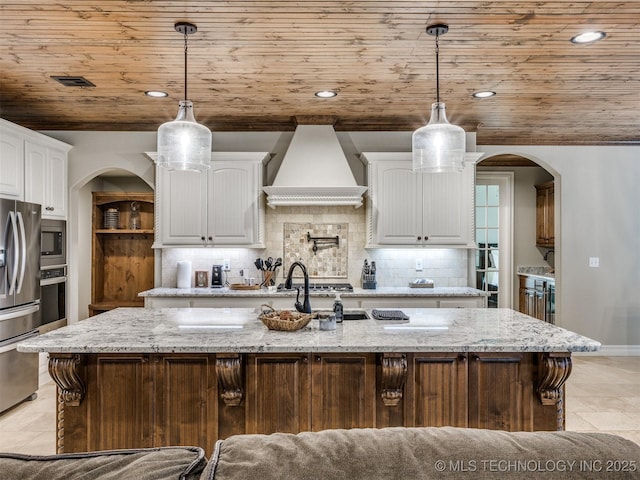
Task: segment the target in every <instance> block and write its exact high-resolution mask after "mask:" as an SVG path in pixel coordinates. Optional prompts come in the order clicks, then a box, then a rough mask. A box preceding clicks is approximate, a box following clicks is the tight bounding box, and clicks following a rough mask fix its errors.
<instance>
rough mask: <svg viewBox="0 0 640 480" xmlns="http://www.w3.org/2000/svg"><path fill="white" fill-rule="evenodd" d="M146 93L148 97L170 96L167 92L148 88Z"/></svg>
mask: <svg viewBox="0 0 640 480" xmlns="http://www.w3.org/2000/svg"><path fill="white" fill-rule="evenodd" d="M144 94H145V95H146V96H147V97H154V98H163V97H168V96H169V94H168V93H167V92H161V91H160V90H147V91H146V92H144Z"/></svg>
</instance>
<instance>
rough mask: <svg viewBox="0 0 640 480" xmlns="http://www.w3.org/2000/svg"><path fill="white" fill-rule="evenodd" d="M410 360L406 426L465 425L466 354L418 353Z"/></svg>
mask: <svg viewBox="0 0 640 480" xmlns="http://www.w3.org/2000/svg"><path fill="white" fill-rule="evenodd" d="M408 360H409V362H408V369H407V379H408V382H407V386H406V396H407V398H406V405H407V407H406V411H405V415H406V420H405V426H410V427H442V426H452V427H466V426H467V395H468V394H467V356H466V354H458V353H420V354H418V353H416V354H413V355H411V356H410V357H409V359H408Z"/></svg>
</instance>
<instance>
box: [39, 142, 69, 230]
mask: <svg viewBox="0 0 640 480" xmlns="http://www.w3.org/2000/svg"><path fill="white" fill-rule="evenodd" d="M45 190H46V192H47V193H46V195H47V204H48V207H49V208H50V210H45V209H43V211H42V216H43V217H45V218H47V217H48V218H62V219H66V218H67V154H66V153H65V152H61V151H60V150H56V149H54V148H48V149H47V176H46V178H45Z"/></svg>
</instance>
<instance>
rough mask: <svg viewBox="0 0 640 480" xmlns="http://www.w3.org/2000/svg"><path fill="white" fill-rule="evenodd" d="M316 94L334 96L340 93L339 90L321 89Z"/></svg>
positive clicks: (326, 96)
mask: <svg viewBox="0 0 640 480" xmlns="http://www.w3.org/2000/svg"><path fill="white" fill-rule="evenodd" d="M314 95H315V96H316V97H318V98H333V97H335V96H336V95H338V92H335V91H333V90H320V91H319V92H316V93H314Z"/></svg>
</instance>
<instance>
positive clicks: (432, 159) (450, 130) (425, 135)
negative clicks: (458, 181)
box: [411, 23, 466, 173]
mask: <svg viewBox="0 0 640 480" xmlns="http://www.w3.org/2000/svg"><path fill="white" fill-rule="evenodd" d="M448 31H449V26H448V25H445V24H441V23H440V24H435V25H430V26H428V27H427V33H428V34H429V35H435V37H436V101H435V103H432V104H431V118H430V119H429V123H427V124H426V125H425V126H424V127H420V128H419V129H417V130H416V131H415V132H413V136H412V146H411V151H412V157H413V171H415V172H425V173H442V172H461V171H462V170H463V169H464V157H465V150H466V138H465V137H466V136H465V133H464V130H463V129H462V128H461V127H458V126H456V125H451V124H450V123H449V121H448V120H447V114H446V112H445V109H444V102H441V101H440V62H439V53H440V49H439V44H438V39H439V36H440V35H444V34H445V33H447V32H448Z"/></svg>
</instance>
